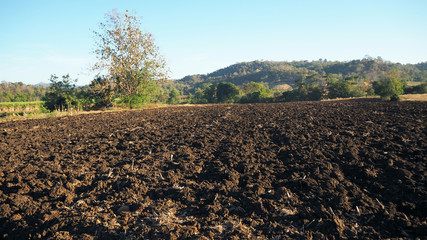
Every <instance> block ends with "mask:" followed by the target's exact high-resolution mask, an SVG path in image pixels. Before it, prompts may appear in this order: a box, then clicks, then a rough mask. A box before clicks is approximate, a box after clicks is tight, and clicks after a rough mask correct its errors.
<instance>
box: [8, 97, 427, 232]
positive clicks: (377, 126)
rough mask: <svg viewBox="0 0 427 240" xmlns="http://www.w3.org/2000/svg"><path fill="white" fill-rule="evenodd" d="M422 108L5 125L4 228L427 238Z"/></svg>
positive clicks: (182, 114)
mask: <svg viewBox="0 0 427 240" xmlns="http://www.w3.org/2000/svg"><path fill="white" fill-rule="evenodd" d="M425 119H427V103H414V102H401V103H382V102H316V103H285V104H256V105H217V106H202V107H174V108H162V109H151V110H142V111H128V112H116V113H102V114H90V115H79V116H73V117H64V118H57V119H42V120H29V121H19V122H8V123H1V124H0V238H6V239H27V238H43V239H46V238H51V239H135V238H148V239H154V238H160V239H178V238H186V239H218V238H224V239H247V238H261V239H265V238H267V239H289V238H292V239H322V238H324V239H325V238H327V239H346V238H347V239H354V238H361V239H362V238H363V239H366V238H372V239H378V238H391V237H398V238H416V237H420V238H424V237H426V236H427V215H426V212H427V190H426V176H427V173H426V156H427V146H426V145H427V144H426V143H427V137H426V128H425V126H426V123H425Z"/></svg>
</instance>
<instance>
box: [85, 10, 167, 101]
mask: <svg viewBox="0 0 427 240" xmlns="http://www.w3.org/2000/svg"><path fill="white" fill-rule="evenodd" d="M99 26H100V30H99V31H98V32H96V31H95V32H94V34H95V36H96V40H97V41H96V43H95V46H96V50H95V54H96V56H97V58H98V62H97V63H96V64H95V65H94V67H93V68H94V70H97V71H100V72H102V71H108V73H109V77H110V78H111V80H113V81H112V82H113V83H114V92H115V94H116V95H119V96H120V97H121V99H122V100H123V103H124V104H126V105H127V106H128V107H131V108H133V107H138V105H140V104H141V103H144V102H146V101H149V100H151V98H152V97H153V95H154V93H155V89H156V88H155V87H156V84H155V83H154V81H156V80H162V79H165V78H166V75H167V70H166V68H165V61H164V59H163V57H162V56H161V55H160V54H159V48H158V47H157V46H156V45H155V44H154V37H153V36H152V35H151V34H150V33H148V32H143V31H142V29H141V22H140V20H139V18H138V17H137V16H134V15H133V14H132V13H130V12H129V11H126V12H125V13H119V12H117V11H116V10H113V11H112V12H110V13H108V14H106V22H105V23H100V25H99ZM104 86H106V85H105V84H104ZM102 91H103V94H101V98H102V101H101V103H102V104H106V103H107V102H108V101H110V100H111V98H110V97H109V96H110V95H109V92H108V91H107V90H105V91H104V90H102Z"/></svg>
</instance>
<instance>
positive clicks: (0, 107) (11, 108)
mask: <svg viewBox="0 0 427 240" xmlns="http://www.w3.org/2000/svg"><path fill="white" fill-rule="evenodd" d="M43 103H44V102H43V101H37V102H0V112H15V111H23V110H25V109H27V108H30V109H29V110H34V108H40V107H41V106H42V105H43Z"/></svg>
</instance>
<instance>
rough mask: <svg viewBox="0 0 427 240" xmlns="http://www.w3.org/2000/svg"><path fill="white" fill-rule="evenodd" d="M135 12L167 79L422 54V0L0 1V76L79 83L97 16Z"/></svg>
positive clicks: (425, 45)
mask: <svg viewBox="0 0 427 240" xmlns="http://www.w3.org/2000/svg"><path fill="white" fill-rule="evenodd" d="M115 8H117V9H118V11H121V12H123V11H125V10H126V9H129V10H132V11H135V12H136V13H137V14H138V16H139V17H141V19H142V28H143V30H145V31H148V32H151V33H152V34H153V35H154V36H155V39H156V44H157V45H158V46H159V47H160V52H161V54H162V55H163V56H164V57H165V59H166V61H167V63H168V67H169V69H170V71H171V73H170V77H171V78H172V79H178V78H182V77H184V76H186V75H191V74H199V73H200V74H205V73H209V72H212V71H215V70H217V69H219V68H223V67H226V66H228V65H231V64H234V63H237V62H243V61H252V60H275V61H292V60H317V59H319V58H322V59H328V60H340V61H348V60H353V59H361V58H363V57H364V56H365V55H370V56H372V57H377V56H381V57H382V58H383V59H385V60H389V61H392V62H400V63H418V62H423V61H427V27H426V26H427V14H425V13H426V12H427V1H425V0H400V1H396V0H367V1H365V0H358V1H350V0H346V1H343V0H336V1H332V0H323V1H320V0H316V1H315V0H299V1H296V0H292V1H287V0H282V1H279V0H263V1H259V0H257V1H253V0H216V1H214V0H210V1H208V0H206V1H200V0H197V1H190V0H188V1H186V0H181V1H172V0H170V1H168V0H156V1H154V0H151V1H146V0H139V1H137V0H135V1H131V0H117V1H112V0H110V1H108V0H107V1H101V0H60V1H59V0H49V1H48V0H0V33H1V37H0V81H9V82H17V81H22V82H24V83H30V84H35V83H39V82H48V79H49V77H50V75H51V74H56V75H58V76H61V75H64V74H67V73H69V74H70V75H71V77H72V78H77V79H78V80H79V81H78V84H79V85H84V84H88V83H89V82H90V80H91V79H92V78H93V76H94V73H92V72H90V71H89V70H88V69H89V67H90V66H91V64H93V63H94V62H95V61H96V59H95V56H94V55H93V54H92V50H93V48H94V38H93V34H92V31H91V30H97V29H98V23H99V22H102V21H103V20H104V16H105V13H107V12H109V11H111V10H112V9H115Z"/></svg>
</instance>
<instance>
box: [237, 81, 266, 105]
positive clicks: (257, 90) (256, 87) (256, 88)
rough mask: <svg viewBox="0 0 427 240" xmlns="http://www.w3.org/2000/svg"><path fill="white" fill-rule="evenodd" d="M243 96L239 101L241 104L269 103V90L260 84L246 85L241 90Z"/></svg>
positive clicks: (251, 83)
mask: <svg viewBox="0 0 427 240" xmlns="http://www.w3.org/2000/svg"><path fill="white" fill-rule="evenodd" d="M241 90H242V92H243V93H244V94H245V95H243V96H242V98H241V99H240V102H241V103H260V102H268V101H271V90H270V89H268V87H266V86H264V85H263V84H261V83H257V82H250V83H246V84H244V85H243V86H242V88H241Z"/></svg>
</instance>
